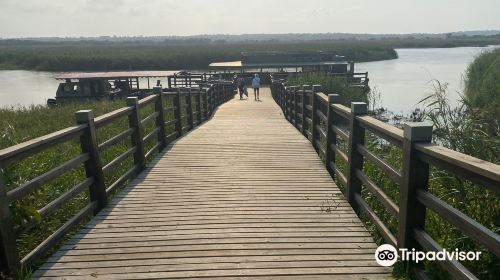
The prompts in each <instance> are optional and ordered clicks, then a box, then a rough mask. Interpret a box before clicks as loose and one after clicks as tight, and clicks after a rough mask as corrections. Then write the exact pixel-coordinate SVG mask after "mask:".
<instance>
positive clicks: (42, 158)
mask: <svg viewBox="0 0 500 280" xmlns="http://www.w3.org/2000/svg"><path fill="white" fill-rule="evenodd" d="M165 103H166V104H165V106H166V107H171V106H172V98H171V97H169V98H166V102H165ZM122 107H125V100H116V101H103V102H87V103H72V104H65V105H62V106H57V107H54V108H48V107H46V106H29V107H10V108H2V109H0V136H1V137H0V149H3V148H6V147H10V146H13V145H15V144H18V143H22V142H25V141H28V140H30V139H34V138H36V137H39V136H42V135H46V134H48V133H51V132H54V131H57V130H60V129H63V128H66V127H69V126H72V125H74V124H75V117H74V113H75V112H76V111H78V110H82V109H91V110H93V112H94V116H99V115H102V114H104V113H107V112H111V111H113V110H115V109H118V108H122ZM153 112H154V103H151V104H148V105H146V106H145V107H143V108H141V110H140V117H141V119H143V118H145V117H147V116H149V115H150V114H152V113H153ZM172 118H173V113H172V112H169V113H167V114H166V115H165V120H169V119H172ZM128 127H129V123H128V118H127V117H122V118H120V119H118V120H116V121H114V122H112V123H111V124H108V125H106V126H104V127H100V128H98V129H97V136H98V137H97V138H98V143H102V142H104V141H106V140H107V139H109V138H111V137H113V136H115V135H117V134H119V133H120V132H122V131H124V130H125V129H127V128H128ZM154 129H155V122H154V121H153V122H150V123H148V124H147V125H146V126H145V127H144V129H143V132H144V134H143V135H144V136H145V135H147V134H148V133H149V132H151V131H153V130H154ZM173 130H174V128H173V126H169V127H167V128H166V133H167V134H170V133H171V132H173ZM156 140H157V139H156V138H154V139H153V140H151V141H150V142H149V143H146V144H145V151H146V152H147V151H148V150H149V149H151V148H152V147H153V146H154V145H155V144H156ZM130 147H131V141H130V137H128V138H126V139H125V140H123V141H122V142H121V143H118V144H116V145H115V146H113V147H111V148H109V149H107V150H105V151H104V152H102V153H101V161H102V164H103V166H104V165H106V164H107V163H109V162H110V161H112V160H113V159H114V158H116V157H117V156H119V155H120V154H122V153H123V152H125V151H126V150H128V149H129V148H130ZM80 153H81V147H80V143H79V140H78V139H75V140H71V141H68V142H66V143H63V144H59V145H56V146H54V147H51V148H49V149H47V150H44V151H42V152H39V153H37V154H35V155H33V156H30V157H28V158H26V159H22V160H20V161H16V162H14V163H12V164H9V165H8V166H5V167H4V169H3V170H2V171H3V172H2V173H3V174H2V175H3V180H4V182H5V184H6V188H7V190H11V189H13V188H15V187H17V186H19V185H22V184H23V183H26V182H28V181H30V180H31V179H33V178H35V177H37V176H39V175H41V174H43V173H45V172H47V171H49V170H51V169H53V168H55V167H57V166H58V165H60V164H62V163H64V162H66V161H67V160H70V159H72V158H74V157H75V156H77V155H79V154H80ZM132 166H133V158H132V157H129V158H128V159H127V160H126V161H125V162H123V163H122V164H120V165H119V166H118V167H116V168H115V169H114V170H113V172H110V174H108V175H106V176H105V185H106V187H109V186H110V185H111V184H112V183H113V182H114V181H116V180H117V179H118V178H119V177H120V176H121V175H123V174H124V173H125V172H126V171H127V170H129V169H130V168H131V167H132ZM84 179H85V171H84V168H83V166H80V167H77V168H75V169H73V170H71V171H69V172H67V173H65V174H64V175H62V176H60V177H57V178H56V179H53V180H51V181H50V182H48V183H47V184H44V185H43V186H42V187H40V188H37V189H36V190H35V191H33V192H31V193H29V194H28V195H26V196H25V197H24V198H23V199H21V200H19V201H16V202H14V203H12V204H11V206H10V208H11V213H12V215H13V220H14V224H15V226H16V227H17V228H20V227H28V230H26V231H24V232H23V233H22V234H21V235H20V236H19V238H18V239H17V248H18V253H19V255H20V257H21V258H22V257H24V256H25V255H26V254H28V253H29V252H30V251H31V250H33V249H34V248H35V247H36V246H37V245H38V244H40V242H41V241H43V240H44V239H46V238H47V237H48V236H49V235H50V234H52V233H53V232H54V231H55V230H57V229H58V228H59V227H60V226H62V225H63V224H64V223H65V222H66V221H67V220H68V219H70V218H71V217H72V216H74V215H75V214H76V213H78V212H79V211H80V210H81V209H82V208H84V207H85V206H86V205H87V204H88V203H89V193H88V191H84V192H83V193H81V194H80V195H78V196H76V197H75V198H73V199H71V200H70V201H68V202H67V203H65V204H64V205H63V206H62V207H61V208H59V209H58V210H56V211H55V212H53V213H51V214H50V215H49V216H47V217H46V218H43V219H42V217H40V216H39V214H38V212H37V210H38V209H41V208H42V207H44V206H45V205H47V204H48V203H49V202H51V201H53V200H54V199H56V198H57V197H59V196H60V195H61V194H63V193H64V192H66V191H67V190H69V189H70V188H72V187H73V186H75V185H76V184H78V183H80V182H81V181H83V180H84ZM33 220H35V221H36V223H35V224H33ZM86 222H88V219H87V220H85V221H83V222H82V223H81V224H80V225H79V226H78V227H76V228H75V229H74V230H73V231H72V233H75V232H76V231H77V230H78V228H81V227H82V226H83V225H84V224H85V223H86ZM72 233H70V234H69V235H68V236H71V234H72ZM60 244H62V242H60ZM57 247H58V246H56V247H55V248H54V249H53V250H52V251H51V252H53V251H54V250H55V249H56V248H57ZM51 252H49V254H50V253H51ZM49 254H48V255H49ZM42 261H43V258H42V259H40V260H39V261H37V262H36V263H35V267H36V266H37V265H40V264H41V263H42ZM31 269H32V268H23V270H22V271H21V276H22V277H29V275H30V273H31Z"/></svg>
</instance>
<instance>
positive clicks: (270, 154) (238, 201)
mask: <svg viewBox="0 0 500 280" xmlns="http://www.w3.org/2000/svg"><path fill="white" fill-rule="evenodd" d="M261 96H262V98H261V99H262V102H255V101H254V100H253V98H250V99H248V100H244V101H240V100H239V98H235V99H233V100H231V101H229V102H228V103H226V104H224V105H222V106H221V107H220V108H219V109H218V110H217V112H216V113H215V115H214V117H213V119H211V120H210V121H208V122H206V123H205V124H203V125H202V126H200V127H198V128H197V129H195V130H194V131H192V132H191V133H189V134H188V135H186V136H185V137H183V138H181V139H179V140H178V141H177V142H176V143H174V144H173V145H172V146H171V147H170V149H168V151H167V152H165V153H164V154H162V155H161V156H159V157H158V159H157V160H155V161H154V162H153V164H150V166H149V167H148V168H147V170H146V171H144V172H143V173H141V174H140V176H139V177H138V178H136V179H135V180H134V181H133V182H132V184H130V186H128V187H126V189H125V190H124V191H122V192H121V193H120V194H118V195H117V196H116V197H115V198H114V199H113V200H112V201H111V203H110V204H109V205H108V207H107V208H105V209H104V210H103V211H101V212H100V213H99V214H98V215H97V216H96V217H95V218H94V219H93V220H92V221H91V222H90V223H89V224H87V225H86V226H85V228H84V229H82V230H80V231H79V233H78V234H76V235H75V236H74V237H72V238H71V239H70V240H69V241H68V242H67V243H66V245H64V246H63V247H62V248H61V249H60V250H59V251H58V252H56V253H55V254H54V255H53V256H52V257H51V258H49V259H48V261H47V262H46V263H45V264H44V265H42V266H41V267H40V268H39V270H37V271H36V272H35V273H34V274H33V277H34V278H38V277H40V278H61V279H188V278H189V279H193V278H203V279H386V278H389V277H390V270H389V269H387V268H383V267H380V266H379V265H377V263H376V262H375V260H374V251H375V249H376V245H375V243H374V242H373V239H372V238H371V236H370V234H369V233H368V232H367V230H366V229H365V227H364V226H363V224H362V223H361V221H360V220H359V219H358V217H357V216H356V215H355V213H354V211H353V210H352V209H351V208H350V206H349V204H348V203H347V202H346V201H345V199H344V198H343V196H342V194H341V193H340V191H339V189H338V187H337V186H336V185H335V183H334V182H333V181H332V179H331V178H330V176H329V174H328V172H327V171H326V170H325V168H324V166H323V164H322V162H321V160H320V159H319V157H318V156H317V154H316V153H315V152H314V150H313V148H312V146H311V144H310V143H309V142H308V140H307V139H306V138H304V137H303V136H302V135H301V134H300V133H299V132H298V131H297V130H296V129H295V128H294V127H293V126H292V125H291V124H290V123H288V122H287V121H286V120H285V118H284V117H283V115H282V112H281V110H280V109H279V107H278V105H277V104H275V102H274V101H273V100H272V98H271V95H270V91H269V89H262V90H261Z"/></svg>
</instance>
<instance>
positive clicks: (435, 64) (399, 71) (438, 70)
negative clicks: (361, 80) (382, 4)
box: [0, 47, 494, 113]
mask: <svg viewBox="0 0 500 280" xmlns="http://www.w3.org/2000/svg"><path fill="white" fill-rule="evenodd" d="M492 48H494V47H485V48H478V47H464V48H447V49H397V50H396V51H397V52H398V55H399V58H398V59H394V60H387V61H378V62H367V63H358V64H356V72H364V71H368V72H369V77H370V86H371V87H372V88H374V87H375V88H377V90H378V91H379V92H380V94H381V99H382V106H383V107H387V108H388V109H389V110H391V111H393V112H394V113H408V112H409V111H410V110H412V109H414V108H415V107H416V106H417V103H418V101H419V100H421V99H422V98H424V97H425V96H426V95H428V94H429V93H430V92H431V91H432V83H431V81H432V79H438V80H439V81H441V82H443V83H449V98H450V102H451V103H452V104H456V103H457V100H458V99H459V92H462V86H463V83H462V77H463V74H464V72H465V70H466V68H467V65H468V64H469V63H470V62H471V61H472V60H473V58H474V56H476V55H477V54H479V53H481V52H482V51H484V50H486V49H492ZM55 74H56V73H50V72H37V71H0V107H5V106H18V105H31V104H46V102H47V99H48V98H53V97H54V96H55V92H56V89H57V86H58V84H59V81H56V80H55V79H54V78H53V77H54V75H55ZM153 81H154V79H152V80H151V82H152V83H153ZM141 82H142V87H147V83H144V81H141ZM163 84H164V85H166V81H165V83H163ZM152 85H153V84H152Z"/></svg>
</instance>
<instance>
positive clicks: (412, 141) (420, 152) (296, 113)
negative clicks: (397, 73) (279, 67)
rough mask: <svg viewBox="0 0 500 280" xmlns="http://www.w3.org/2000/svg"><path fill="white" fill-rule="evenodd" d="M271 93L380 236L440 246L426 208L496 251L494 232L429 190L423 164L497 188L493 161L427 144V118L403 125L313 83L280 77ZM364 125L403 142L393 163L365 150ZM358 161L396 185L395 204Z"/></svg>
mask: <svg viewBox="0 0 500 280" xmlns="http://www.w3.org/2000/svg"><path fill="white" fill-rule="evenodd" d="M272 93H273V97H274V99H275V101H276V102H277V103H278V104H279V105H280V107H281V108H282V110H283V113H284V115H285V117H286V118H287V119H288V120H289V121H290V123H292V124H293V125H294V126H295V127H296V128H297V129H298V130H299V131H301V132H302V133H303V134H304V136H306V137H307V138H308V139H310V141H311V143H312V145H313V147H314V148H315V149H316V151H317V152H318V153H319V155H320V156H321V157H322V158H324V160H325V165H326V168H327V170H328V171H329V172H330V174H331V176H332V177H334V178H335V179H337V181H338V182H340V183H341V184H342V185H344V186H345V189H346V190H345V195H346V197H347V199H348V201H349V203H350V204H351V206H352V207H353V209H354V210H355V211H356V212H357V213H358V214H360V213H361V212H363V213H364V214H366V216H367V217H368V218H369V220H371V222H372V223H373V225H375V227H376V228H377V231H378V232H379V233H380V235H381V236H382V237H383V239H384V240H385V242H386V243H389V244H392V245H394V246H395V247H396V248H410V250H411V249H412V248H415V249H416V250H424V251H441V250H442V249H443V248H442V246H441V245H440V244H439V243H438V242H437V241H436V240H434V239H433V238H432V237H431V236H430V234H429V233H428V232H426V227H425V217H426V210H430V211H432V212H434V213H435V214H437V215H438V216H439V217H441V218H442V219H444V220H445V221H447V222H448V223H450V224H451V225H453V226H454V227H456V228H457V229H458V230H459V231H460V232H462V233H463V234H464V235H466V236H468V237H470V238H471V239H472V240H473V241H474V242H476V243H477V244H479V245H481V246H483V247H484V248H486V249H487V250H488V251H490V252H492V253H493V254H494V255H495V256H496V257H500V236H499V235H498V234H496V233H495V232H493V231H491V230H490V229H488V228H486V227H485V226H483V225H481V224H480V223H478V222H477V221H475V220H474V219H472V218H471V217H468V216H467V215H465V214H464V213H462V212H460V211H459V210H457V209H455V208H454V207H452V206H451V205H449V204H447V203H446V202H444V201H443V200H442V199H440V198H438V197H436V196H435V195H433V194H431V193H430V192H429V191H428V186H429V173H430V171H429V168H430V167H431V166H433V167H436V168H439V169H442V170H445V171H447V172H450V173H451V174H453V175H455V176H457V177H459V178H463V179H466V180H468V181H471V182H473V183H476V184H479V185H481V186H484V187H486V188H488V189H489V190H491V191H492V193H493V194H496V195H498V194H499V193H500V166H499V165H495V164H492V163H490V162H486V161H483V160H480V159H477V158H474V157H471V156H468V155H465V154H462V153H459V152H456V151H453V150H450V149H447V148H444V147H441V146H438V145H435V144H432V143H431V137H432V126H431V125H428V124H425V123H407V124H405V125H404V130H401V129H398V128H396V127H394V126H391V125H388V124H386V123H384V122H381V121H379V120H377V119H375V118H373V117H370V116H368V115H366V113H367V104H366V103H363V102H352V103H351V108H348V107H345V106H343V105H341V104H339V96H338V95H336V94H329V95H328V96H327V95H325V94H323V93H321V92H320V86H319V85H316V86H308V85H304V86H290V87H286V86H285V85H284V84H283V81H282V80H278V81H274V82H273V84H272ZM367 132H370V133H373V134H374V135H376V136H378V137H380V138H381V139H384V141H387V142H389V143H390V144H392V145H393V146H396V147H398V148H399V149H401V150H400V151H401V153H402V162H401V164H402V167H400V168H396V167H393V166H391V165H390V164H389V163H387V162H386V161H385V160H384V159H383V158H381V157H380V156H378V155H376V154H375V153H374V152H372V151H370V150H369V149H368V147H367V145H366V143H365V134H366V133H367ZM339 142H342V143H344V145H345V146H347V153H346V152H344V151H342V149H341V148H340V145H339ZM344 150H345V149H344ZM364 161H369V162H371V164H373V165H375V166H376V167H378V168H379V169H380V170H382V172H383V173H384V174H386V175H387V176H388V177H389V178H390V179H391V180H392V181H393V182H395V183H396V184H397V185H398V187H399V205H398V204H397V203H395V202H394V201H393V200H392V199H391V198H390V197H389V196H388V195H387V194H386V193H384V191H383V189H384V188H383V186H378V185H377V184H375V183H374V182H373V181H372V180H371V179H370V178H369V176H368V175H367V174H365V172H364V171H363V163H364ZM341 167H342V168H341ZM342 169H344V170H345V173H344V172H342ZM362 187H365V188H366V190H367V191H368V192H370V193H371V195H372V197H375V198H376V199H377V200H378V201H379V202H380V203H381V204H382V205H383V207H384V208H385V209H386V211H387V212H388V213H389V214H390V215H392V217H393V218H394V219H396V220H397V230H396V231H397V232H396V233H395V234H393V233H392V232H391V230H390V229H389V227H388V226H387V225H386V224H384V222H383V221H382V219H381V218H380V217H379V216H377V213H376V211H374V209H372V208H371V207H370V206H369V205H368V203H367V202H366V201H365V200H364V199H363V197H362V195H361V191H362ZM463 203H467V201H464V202H463ZM439 264H440V265H441V266H442V267H443V268H444V269H445V270H446V271H448V272H449V273H450V275H451V276H452V278H453V279H477V278H476V277H475V276H474V275H473V274H472V273H471V272H470V271H469V270H467V268H466V267H464V265H462V264H461V263H460V262H458V261H442V262H439ZM411 267H412V273H414V276H416V277H418V278H425V276H426V274H425V273H424V272H423V270H422V267H419V266H417V265H414V264H411Z"/></svg>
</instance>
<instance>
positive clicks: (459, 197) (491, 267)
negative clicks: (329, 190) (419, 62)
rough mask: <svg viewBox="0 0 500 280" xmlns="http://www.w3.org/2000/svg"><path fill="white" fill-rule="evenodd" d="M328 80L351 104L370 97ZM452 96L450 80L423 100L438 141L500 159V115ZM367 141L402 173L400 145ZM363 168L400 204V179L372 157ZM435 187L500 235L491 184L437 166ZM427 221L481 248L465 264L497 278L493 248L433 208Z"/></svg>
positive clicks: (440, 235) (399, 272)
mask: <svg viewBox="0 0 500 280" xmlns="http://www.w3.org/2000/svg"><path fill="white" fill-rule="evenodd" d="M325 79H328V78H327V77H321V76H316V75H302V76H300V78H298V79H292V80H290V81H289V84H290V85H294V84H299V85H300V84H322V83H323V82H324V81H325ZM326 82H327V83H326V85H327V86H323V87H322V91H323V92H325V93H339V94H341V96H343V103H345V105H348V103H349V102H350V101H365V100H366V99H364V98H360V97H359V96H357V95H355V94H351V93H350V92H349V89H347V88H344V89H342V88H340V89H339V88H337V86H338V84H337V81H326ZM446 96H447V87H446V84H441V83H439V82H438V81H434V92H433V93H432V94H430V95H429V96H428V97H427V98H425V99H424V100H422V104H423V105H424V106H425V109H424V118H425V119H426V120H428V121H430V122H432V123H433V125H434V128H435V130H434V135H433V137H434V138H433V141H434V142H435V143H437V144H439V145H442V146H445V147H447V148H450V149H453V150H456V151H459V152H462V153H465V154H468V155H471V156H474V157H478V158H480V159H483V160H487V161H490V162H493V163H496V164H499V163H500V138H499V137H498V135H500V129H499V127H500V126H499V125H498V120H491V118H490V119H487V118H484V114H481V113H478V112H477V109H474V108H471V107H470V105H469V103H467V102H466V101H462V102H461V104H460V105H459V106H458V107H451V106H450V103H449V102H448V100H447V98H446ZM321 126H322V127H323V129H326V125H325V124H324V123H321ZM338 126H340V127H342V128H343V129H347V123H345V122H344V123H339V124H338ZM320 138H321V139H320V140H321V143H322V145H323V146H325V145H326V139H324V138H323V137H320ZM336 141H337V146H338V147H339V149H340V150H341V151H343V152H344V153H346V154H348V151H347V143H346V142H345V141H342V139H340V138H339V137H337V139H336ZM365 146H366V147H367V148H368V150H370V151H371V152H373V153H374V154H376V155H377V156H378V157H380V158H382V159H384V160H385V161H386V162H387V163H389V164H390V165H391V166H392V167H393V168H395V169H396V170H399V171H400V172H401V170H402V151H401V149H400V148H397V147H395V146H393V145H390V143H389V142H387V141H386V140H384V139H381V138H380V137H378V136H376V135H375V134H373V133H371V132H369V131H367V132H366V134H365ZM322 158H323V157H322ZM335 161H336V165H337V166H338V167H339V169H340V170H341V171H342V172H343V173H344V174H346V168H347V166H346V163H345V162H343V161H342V159H341V158H340V157H339V156H338V155H336V156H335ZM363 172H364V173H365V174H366V175H367V176H368V177H369V178H370V179H371V180H372V181H373V182H374V183H375V184H376V185H377V186H379V187H380V188H381V189H382V190H383V191H384V193H385V194H387V195H388V196H389V197H390V198H391V199H392V200H393V201H394V202H395V203H396V204H399V195H400V193H399V185H398V184H397V183H395V182H393V181H392V179H390V178H389V177H388V176H387V175H386V174H385V173H384V172H382V170H380V169H379V168H378V167H376V166H375V165H374V164H372V163H371V162H370V161H368V160H365V161H364V164H363ZM336 183H337V185H338V186H339V188H340V190H341V191H342V193H344V194H345V193H346V186H345V185H343V183H342V182H341V181H340V180H338V179H336ZM429 191H430V192H431V193H432V194H433V195H435V196H436V197H438V198H439V199H441V200H443V201H444V202H446V203H448V204H449V205H451V206H453V207H454V208H456V209H458V210H460V211H461V212H463V213H464V214H466V215H467V216H469V217H471V218H472V219H474V220H476V221H477V222H479V223H480V224H482V225H483V226H485V227H487V228H488V229H490V230H492V231H493V232H495V233H497V234H498V233H499V232H500V198H499V197H498V195H496V194H495V193H493V192H492V191H490V190H489V189H487V188H485V187H482V186H478V185H476V184H473V183H471V182H469V181H467V180H462V179H459V178H458V177H456V176H455V175H453V174H450V173H449V172H446V171H443V170H440V169H438V168H435V167H431V170H430V179H429ZM361 194H362V197H363V199H364V200H365V201H366V202H367V204H368V205H369V206H370V207H371V208H372V209H373V210H374V212H375V213H376V214H377V216H378V217H379V218H380V219H381V220H382V221H383V222H384V224H385V225H386V226H387V227H388V228H389V230H390V231H391V232H392V233H393V234H394V235H396V233H397V229H398V221H397V217H394V216H392V215H391V214H390V213H389V212H388V211H387V210H386V209H385V207H384V206H383V204H382V203H381V202H380V201H379V200H378V198H376V197H375V196H374V195H373V194H372V193H371V192H370V191H369V190H368V189H367V188H366V187H364V186H363V187H362V192H361ZM361 219H362V220H363V222H364V223H365V224H366V226H367V228H368V229H369V230H370V231H371V232H372V234H373V237H374V239H375V241H376V242H377V243H378V244H382V243H386V242H385V241H384V240H383V238H382V236H381V235H380V234H379V233H378V232H377V230H376V228H375V226H374V224H373V223H371V222H370V220H369V219H368V217H366V216H365V215H363V214H362V216H361ZM425 224H426V228H425V229H426V231H427V232H428V233H429V234H430V235H431V236H432V238H434V239H435V240H436V241H437V242H438V243H439V244H440V245H441V246H443V247H444V248H446V249H448V250H455V249H456V248H458V249H459V250H462V251H481V252H482V254H481V259H480V260H479V261H475V262H464V263H463V264H464V265H465V266H466V267H467V268H468V269H469V270H471V272H473V273H474V274H475V275H477V276H478V277H479V278H480V279H496V277H497V276H498V275H500V261H499V259H498V258H497V257H496V256H495V255H494V254H493V253H491V252H489V251H487V250H486V249H485V248H484V247H483V246H481V245H478V244H477V243H476V242H474V241H473V240H472V239H470V238H468V237H466V236H465V235H464V234H462V233H461V232H460V231H459V230H458V229H457V228H456V227H454V226H453V225H451V224H450V223H448V222H447V221H445V220H444V219H442V218H441V217H440V216H438V215H437V214H436V213H434V212H432V211H430V210H428V211H427V214H426V220H425ZM425 268H426V270H427V271H429V273H430V275H431V276H432V278H433V279H452V278H451V277H450V276H449V275H448V274H447V272H446V271H445V270H444V269H443V268H442V267H441V266H440V265H439V264H438V263H437V262H426V263H425ZM393 276H394V277H396V278H398V279H402V278H407V277H409V276H408V267H407V266H406V265H405V264H404V263H401V262H398V263H397V264H396V265H395V266H394V270H393Z"/></svg>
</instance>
